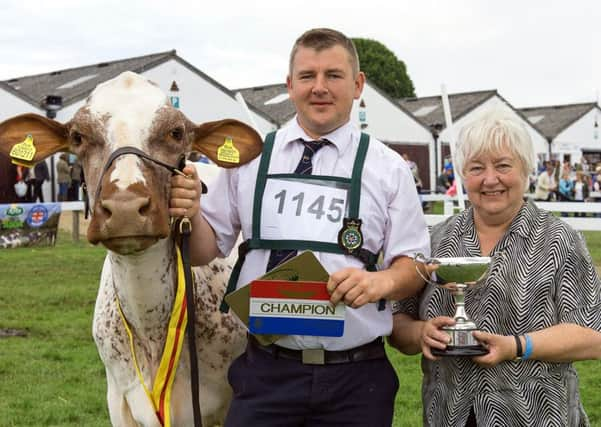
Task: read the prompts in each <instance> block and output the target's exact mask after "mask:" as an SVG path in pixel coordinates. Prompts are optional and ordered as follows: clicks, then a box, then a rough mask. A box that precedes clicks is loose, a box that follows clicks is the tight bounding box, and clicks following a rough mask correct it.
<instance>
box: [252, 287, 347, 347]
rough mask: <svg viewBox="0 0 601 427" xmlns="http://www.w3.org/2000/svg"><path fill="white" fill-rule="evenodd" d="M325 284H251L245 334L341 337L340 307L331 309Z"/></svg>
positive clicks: (342, 311)
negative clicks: (247, 330)
mask: <svg viewBox="0 0 601 427" xmlns="http://www.w3.org/2000/svg"><path fill="white" fill-rule="evenodd" d="M329 300H330V295H329V294H328V291H327V289H326V282H310V281H287V280H254V281H252V282H251V283H250V310H249V322H248V328H249V331H250V332H251V333H253V334H278V335H313V336H325V337H341V336H342V335H343V333H344V313H345V306H344V304H338V305H336V306H333V305H331V304H330V302H329Z"/></svg>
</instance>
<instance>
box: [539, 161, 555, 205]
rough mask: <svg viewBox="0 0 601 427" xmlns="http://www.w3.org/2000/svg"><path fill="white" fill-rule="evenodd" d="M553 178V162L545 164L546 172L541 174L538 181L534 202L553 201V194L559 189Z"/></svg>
mask: <svg viewBox="0 0 601 427" xmlns="http://www.w3.org/2000/svg"><path fill="white" fill-rule="evenodd" d="M555 182H556V181H555V178H554V176H553V164H552V163H551V161H547V162H545V170H544V171H543V172H541V173H540V175H539V176H538V179H537V180H536V190H535V192H534V200H539V201H544V202H548V201H550V200H551V196H552V195H553V192H554V191H555V190H556V189H557V185H556V184H555Z"/></svg>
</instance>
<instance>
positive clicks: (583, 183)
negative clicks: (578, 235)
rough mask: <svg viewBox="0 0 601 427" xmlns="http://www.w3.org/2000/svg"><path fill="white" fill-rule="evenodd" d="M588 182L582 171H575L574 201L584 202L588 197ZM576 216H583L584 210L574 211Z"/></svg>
mask: <svg viewBox="0 0 601 427" xmlns="http://www.w3.org/2000/svg"><path fill="white" fill-rule="evenodd" d="M589 188H590V187H589V184H588V180H587V178H586V177H585V176H584V173H583V172H582V171H577V172H576V180H575V181H574V201H576V202H584V201H585V200H586V199H588V194H589ZM576 216H585V213H584V212H576Z"/></svg>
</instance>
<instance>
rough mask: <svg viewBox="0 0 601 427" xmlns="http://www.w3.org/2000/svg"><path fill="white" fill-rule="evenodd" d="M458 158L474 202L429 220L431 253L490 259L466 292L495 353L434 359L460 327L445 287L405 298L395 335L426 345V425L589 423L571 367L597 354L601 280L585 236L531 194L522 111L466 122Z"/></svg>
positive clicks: (407, 343) (406, 346) (406, 345)
mask: <svg viewBox="0 0 601 427" xmlns="http://www.w3.org/2000/svg"><path fill="white" fill-rule="evenodd" d="M456 154H457V155H456V169H455V171H456V172H457V173H460V175H461V176H462V178H463V180H464V184H465V188H466V190H467V195H468V198H469V200H470V202H471V207H470V208H469V209H467V210H465V211H463V212H462V213H460V214H458V215H455V216H454V217H452V218H450V219H448V220H447V221H445V222H443V223H441V224H438V225H436V226H435V227H433V229H432V232H431V244H432V256H433V257H465V256H469V257H475V256H492V257H493V262H492V264H491V267H490V270H489V271H490V274H489V275H488V277H487V279H486V280H485V281H483V283H479V284H477V285H475V286H472V287H470V288H469V289H468V290H467V291H466V296H465V306H466V310H467V314H468V316H469V317H470V318H471V319H472V320H473V321H475V323H476V324H477V325H478V327H479V329H480V331H478V332H474V337H475V338H476V339H477V340H479V341H480V342H481V343H482V344H483V345H484V346H486V347H487V348H488V350H489V353H488V354H486V355H484V356H478V357H473V358H460V357H443V358H436V357H434V356H433V355H432V353H431V349H432V348H437V349H444V348H445V347H446V344H447V342H448V336H447V335H446V333H444V331H442V330H441V327H443V326H445V325H452V324H454V321H453V319H452V318H451V317H450V316H452V315H453V314H454V302H453V299H452V296H451V293H450V292H449V291H448V290H446V289H443V288H442V287H439V286H436V285H427V286H426V287H425V288H424V290H423V292H422V293H421V295H420V296H418V297H415V298H414V299H413V300H404V301H401V302H400V303H399V307H398V311H399V313H398V314H397V315H396V316H395V324H394V329H393V334H392V336H391V340H390V341H391V343H392V344H393V345H394V346H395V347H397V348H398V349H400V350H401V351H403V352H405V353H408V354H415V353H418V352H420V351H422V352H423V355H424V359H423V363H422V369H423V373H424V379H423V388H422V393H423V395H422V396H423V397H422V398H423V409H424V425H426V426H461V427H463V426H466V425H469V426H473V425H478V426H500V425H503V426H504V425H511V426H552V425H553V426H555V425H556V426H564V425H569V426H579V425H588V419H587V416H586V414H585V413H584V410H583V407H582V404H581V402H580V398H579V395H578V377H577V374H576V370H575V369H574V367H573V365H572V363H571V362H572V361H574V360H584V359H595V358H600V357H601V332H600V331H601V310H600V308H601V292H600V291H601V282H600V280H599V277H598V275H597V273H596V272H595V269H594V267H593V265H592V262H591V258H590V256H589V253H588V251H587V249H586V245H585V242H584V241H583V240H582V238H581V237H580V235H579V233H577V232H575V231H574V230H572V229H571V228H570V227H569V226H568V225H567V224H565V223H564V222H562V221H561V220H560V219H559V218H556V217H554V216H553V215H551V214H550V213H548V212H546V211H543V210H540V209H538V208H537V207H536V206H535V205H534V204H532V203H525V202H524V201H523V193H524V190H525V188H526V185H527V183H528V172H529V171H530V170H532V167H533V164H532V162H533V159H534V154H533V150H532V142H531V140H530V137H529V136H528V133H527V132H526V130H525V129H524V128H523V126H522V125H521V124H520V123H519V122H517V121H516V119H514V118H513V117H511V116H508V115H506V114H505V113H503V112H501V111H492V112H490V113H488V114H486V115H485V116H483V117H482V118H480V119H479V120H477V121H476V122H474V123H473V124H471V125H468V126H466V127H465V128H464V129H463V130H462V132H461V135H460V142H459V143H458V146H457V153H456ZM518 343H519V344H518ZM520 347H521V349H522V358H521V359H520V360H516V356H518V355H519V352H520Z"/></svg>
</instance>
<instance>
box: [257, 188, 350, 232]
mask: <svg viewBox="0 0 601 427" xmlns="http://www.w3.org/2000/svg"><path fill="white" fill-rule="evenodd" d="M347 195H348V191H347V190H346V189H344V188H336V187H333V186H329V185H323V184H321V185H320V184H313V183H308V182H300V181H292V180H283V179H274V178H271V179H268V180H267V182H266V184H265V193H264V195H263V209H262V211H261V238H263V239H269V240H276V239H279V240H312V241H318V242H333V243H335V242H336V241H337V237H338V232H339V231H340V229H341V228H342V219H343V218H344V217H345V214H346V210H347Z"/></svg>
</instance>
